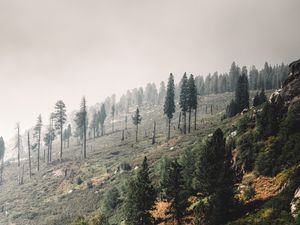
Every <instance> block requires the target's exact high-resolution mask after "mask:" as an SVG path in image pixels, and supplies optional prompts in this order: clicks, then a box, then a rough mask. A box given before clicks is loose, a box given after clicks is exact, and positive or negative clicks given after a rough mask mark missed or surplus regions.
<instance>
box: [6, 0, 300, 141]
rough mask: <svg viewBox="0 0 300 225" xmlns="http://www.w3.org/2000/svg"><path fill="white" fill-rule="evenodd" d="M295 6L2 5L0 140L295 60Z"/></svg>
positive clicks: (298, 33)
mask: <svg viewBox="0 0 300 225" xmlns="http://www.w3.org/2000/svg"><path fill="white" fill-rule="evenodd" d="M299 9H300V1H299V0H276V1H274V0H242V1H241V0H214V1H212V0H207V1H203V0H185V1H183V0H151V1H149V0H106V1H101V0H51V1H49V0H26V1H24V0H0V104H1V110H0V136H4V138H5V139H8V138H9V137H10V136H11V135H13V133H14V127H15V123H16V122H18V121H20V122H21V128H23V130H24V129H25V128H28V127H30V126H32V125H34V123H35V120H36V117H37V116H38V114H39V113H42V115H43V117H44V119H46V120H48V116H49V113H50V112H51V111H52V110H53V106H54V103H55V102H56V100H58V99H63V100H64V101H65V103H66V105H67V107H68V109H69V110H74V109H76V108H78V107H79V103H80V99H81V97H82V95H85V96H86V97H87V100H88V104H89V105H93V104H95V103H96V102H100V101H101V100H103V99H104V98H105V97H106V96H108V95H111V94H112V93H114V92H115V93H117V95H118V97H119V96H120V94H121V93H123V92H125V91H126V89H128V88H134V87H139V86H144V85H145V84H146V83H147V82H149V81H154V82H156V83H158V82H159V81H161V80H162V79H164V80H167V77H168V75H169V73H170V72H173V73H174V74H175V78H176V81H178V80H179V78H180V76H182V74H183V73H184V72H185V71H186V72H188V73H193V74H194V75H198V74H202V75H206V74H207V73H208V72H214V71H216V70H217V71H219V72H227V71H228V69H229V66H230V64H231V62H232V61H236V62H237V63H238V64H239V65H247V66H249V65H252V64H255V65H257V66H258V67H261V66H262V64H263V63H264V62H265V61H269V62H270V63H271V64H277V63H281V62H282V61H283V62H286V63H289V62H290V61H292V60H294V59H297V58H299V57H300V54H299V53H300V29H299Z"/></svg>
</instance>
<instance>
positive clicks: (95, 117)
mask: <svg viewBox="0 0 300 225" xmlns="http://www.w3.org/2000/svg"><path fill="white" fill-rule="evenodd" d="M98 125H99V121H98V113H97V112H94V113H93V117H92V121H91V128H92V130H93V137H94V139H95V138H96V132H97V130H98Z"/></svg>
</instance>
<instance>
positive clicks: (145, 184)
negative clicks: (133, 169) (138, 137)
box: [124, 157, 156, 225]
mask: <svg viewBox="0 0 300 225" xmlns="http://www.w3.org/2000/svg"><path fill="white" fill-rule="evenodd" d="M155 199H156V194H155V190H154V188H153V186H152V184H151V181H150V178H149V168H148V163H147V158H146V157H145V158H144V161H143V164H142V167H141V169H140V170H139V171H138V173H137V175H136V176H134V177H131V178H130V180H129V182H128V186H127V194H126V198H125V204H124V214H125V218H126V224H128V225H150V224H152V223H153V218H152V216H151V213H150V212H149V211H150V210H151V209H152V207H153V205H154V201H155Z"/></svg>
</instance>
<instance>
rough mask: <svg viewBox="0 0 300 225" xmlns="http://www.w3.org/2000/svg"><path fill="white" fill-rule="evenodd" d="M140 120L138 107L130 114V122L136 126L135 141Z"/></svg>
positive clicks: (136, 140)
mask: <svg viewBox="0 0 300 225" xmlns="http://www.w3.org/2000/svg"><path fill="white" fill-rule="evenodd" d="M141 121H142V117H141V115H140V110H139V108H136V111H135V114H134V115H133V116H132V122H133V124H134V125H135V127H136V130H135V142H138V132H139V124H140V123H141Z"/></svg>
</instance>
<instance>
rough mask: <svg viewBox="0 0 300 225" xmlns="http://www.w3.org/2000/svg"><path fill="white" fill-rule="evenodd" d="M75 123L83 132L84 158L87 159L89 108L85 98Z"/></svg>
mask: <svg viewBox="0 0 300 225" xmlns="http://www.w3.org/2000/svg"><path fill="white" fill-rule="evenodd" d="M75 122H76V124H77V127H78V128H79V129H80V130H81V131H82V141H83V143H82V144H83V158H84V159H85V158H86V133H87V132H86V131H87V124H88V119H87V106H86V99H85V97H83V98H82V100H81V104H80V111H79V112H77V113H76V119H75Z"/></svg>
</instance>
